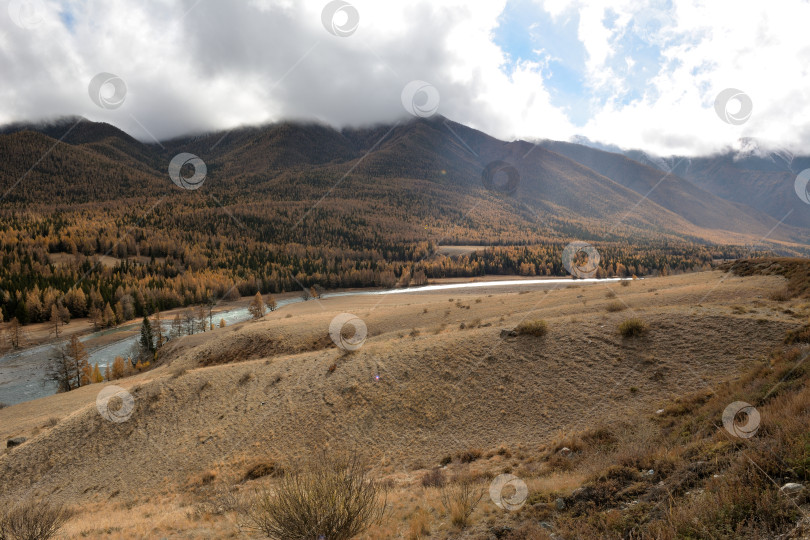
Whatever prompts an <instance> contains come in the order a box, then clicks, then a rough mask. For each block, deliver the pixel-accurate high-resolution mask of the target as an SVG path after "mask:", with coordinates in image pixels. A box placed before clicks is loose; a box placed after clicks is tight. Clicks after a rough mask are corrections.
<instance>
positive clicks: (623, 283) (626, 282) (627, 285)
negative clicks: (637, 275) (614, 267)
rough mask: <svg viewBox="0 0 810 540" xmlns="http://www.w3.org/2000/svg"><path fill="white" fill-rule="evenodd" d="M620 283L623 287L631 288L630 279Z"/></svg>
mask: <svg viewBox="0 0 810 540" xmlns="http://www.w3.org/2000/svg"><path fill="white" fill-rule="evenodd" d="M619 283H621V284H622V287H629V286H630V280H629V279H623V280H621V281H620V282H619Z"/></svg>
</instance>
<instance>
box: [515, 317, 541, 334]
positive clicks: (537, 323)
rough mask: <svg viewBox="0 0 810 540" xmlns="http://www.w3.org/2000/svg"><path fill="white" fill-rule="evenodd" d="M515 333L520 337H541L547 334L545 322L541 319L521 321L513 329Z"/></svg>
mask: <svg viewBox="0 0 810 540" xmlns="http://www.w3.org/2000/svg"><path fill="white" fill-rule="evenodd" d="M515 332H517V333H518V334H520V335H524V334H528V335H530V336H537V337H543V336H545V335H546V334H547V333H548V325H547V324H546V321H543V320H541V319H535V320H533V321H522V322H521V323H520V324H518V325H517V326H516V327H515Z"/></svg>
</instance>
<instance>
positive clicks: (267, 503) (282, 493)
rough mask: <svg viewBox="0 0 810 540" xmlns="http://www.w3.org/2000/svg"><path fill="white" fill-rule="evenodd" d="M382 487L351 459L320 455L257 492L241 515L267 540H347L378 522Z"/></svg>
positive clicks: (384, 493) (383, 497) (384, 492)
mask: <svg viewBox="0 0 810 540" xmlns="http://www.w3.org/2000/svg"><path fill="white" fill-rule="evenodd" d="M386 501H387V490H386V488H385V487H384V486H383V485H382V484H380V483H378V482H375V481H374V480H372V479H370V478H369V477H368V474H367V472H366V470H365V467H364V465H363V464H362V463H361V461H360V460H359V459H358V458H357V457H356V456H352V457H349V458H342V457H333V456H331V455H328V454H323V455H321V456H319V457H318V458H317V459H313V460H312V461H311V462H310V463H309V464H308V465H307V466H305V467H299V468H296V469H294V470H292V471H290V472H289V473H288V474H285V475H284V476H283V477H282V479H281V480H280V481H279V483H278V485H277V486H276V489H274V490H273V491H261V492H258V493H257V494H256V496H255V497H254V499H253V501H252V502H251V503H250V504H248V505H247V507H246V508H244V509H243V510H242V511H241V513H242V515H243V517H244V519H245V521H246V523H245V525H246V526H247V527H248V528H252V529H254V530H257V531H260V532H262V533H264V534H265V535H266V536H267V537H268V538H274V539H278V540H286V539H289V538H300V539H304V538H328V539H329V540H349V539H350V538H353V537H355V536H357V535H359V534H360V533H362V532H363V531H365V530H366V529H368V528H369V527H370V526H371V525H372V524H373V523H374V522H377V521H379V520H380V519H381V518H382V516H383V514H384V511H385V507H386Z"/></svg>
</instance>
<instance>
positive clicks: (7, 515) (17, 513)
mask: <svg viewBox="0 0 810 540" xmlns="http://www.w3.org/2000/svg"><path fill="white" fill-rule="evenodd" d="M70 516H71V513H70V511H68V510H67V509H66V508H65V507H64V506H62V505H61V504H51V503H49V502H48V501H44V500H39V501H38V500H33V499H30V500H27V501H24V502H22V503H20V504H18V505H16V506H12V507H11V508H9V509H7V510H4V511H3V513H2V515H0V539H2V540H47V539H48V538H53V536H54V535H56V533H57V531H59V529H61V528H62V525H64V524H65V522H67V520H68V519H70Z"/></svg>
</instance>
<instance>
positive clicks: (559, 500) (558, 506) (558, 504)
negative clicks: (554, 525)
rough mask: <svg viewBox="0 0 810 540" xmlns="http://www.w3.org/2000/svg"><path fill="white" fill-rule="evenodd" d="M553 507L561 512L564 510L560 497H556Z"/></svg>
mask: <svg viewBox="0 0 810 540" xmlns="http://www.w3.org/2000/svg"><path fill="white" fill-rule="evenodd" d="M554 506H555V508H557V510H559V511H563V510H565V501H564V500H563V499H561V498H560V497H557V500H556V501H554Z"/></svg>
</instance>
